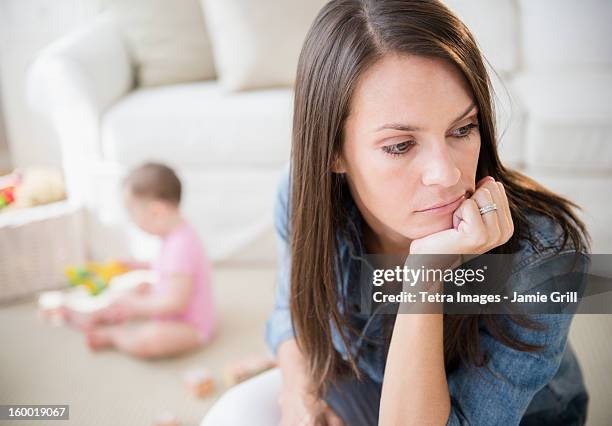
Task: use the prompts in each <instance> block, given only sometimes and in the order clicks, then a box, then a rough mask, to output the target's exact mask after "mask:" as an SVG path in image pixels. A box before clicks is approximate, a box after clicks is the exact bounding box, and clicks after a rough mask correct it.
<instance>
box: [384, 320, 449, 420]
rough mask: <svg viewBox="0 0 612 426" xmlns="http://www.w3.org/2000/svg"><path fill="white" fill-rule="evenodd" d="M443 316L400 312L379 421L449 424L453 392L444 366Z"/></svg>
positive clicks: (385, 380)
mask: <svg viewBox="0 0 612 426" xmlns="http://www.w3.org/2000/svg"><path fill="white" fill-rule="evenodd" d="M442 319H443V316H442V314H441V313H435V314H400V315H398V316H397V320H396V322H395V326H394V328H393V336H392V338H391V344H390V346H389V354H388V356H387V363H386V367H385V376H384V380H383V387H382V396H381V401H380V420H379V425H393V426H395V425H413V424H414V425H423V424H427V425H445V424H446V422H447V420H448V416H449V413H450V396H449V393H448V383H447V381H446V373H445V369H444V346H443V321H442Z"/></svg>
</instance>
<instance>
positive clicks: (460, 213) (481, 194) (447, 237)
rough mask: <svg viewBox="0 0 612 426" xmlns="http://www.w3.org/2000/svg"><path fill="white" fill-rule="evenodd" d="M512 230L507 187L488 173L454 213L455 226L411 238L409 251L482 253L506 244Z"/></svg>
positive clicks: (418, 252)
mask: <svg viewBox="0 0 612 426" xmlns="http://www.w3.org/2000/svg"><path fill="white" fill-rule="evenodd" d="M493 203H495V204H496V205H497V210H493V211H491V212H488V213H485V214H484V215H481V214H480V212H479V210H478V209H479V208H481V207H484V206H487V205H489V204H493ZM513 233H514V224H513V222H512V216H511V214H510V207H509V205H508V198H507V197H506V191H505V189H504V186H503V185H502V184H501V183H500V182H496V181H495V179H493V178H492V177H491V176H487V177H485V178H483V179H481V180H480V181H479V182H478V184H477V185H476V191H475V192H474V194H473V195H472V196H471V197H470V198H468V199H466V200H465V201H464V202H463V203H461V205H460V206H459V208H457V210H455V212H454V213H453V228H452V229H447V230H445V231H441V232H437V233H435V234H431V235H428V236H426V237H423V238H419V239H417V240H414V241H412V244H411V245H410V254H482V253H486V252H487V251H489V250H491V249H493V248H495V247H497V246H500V245H502V244H504V243H505V242H506V241H508V240H509V239H510V237H511V236H512V234H513Z"/></svg>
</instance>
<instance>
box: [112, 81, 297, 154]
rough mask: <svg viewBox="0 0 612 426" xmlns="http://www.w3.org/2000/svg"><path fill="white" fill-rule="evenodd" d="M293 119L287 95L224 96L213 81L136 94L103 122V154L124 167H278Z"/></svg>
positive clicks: (270, 92) (285, 91)
mask: <svg viewBox="0 0 612 426" xmlns="http://www.w3.org/2000/svg"><path fill="white" fill-rule="evenodd" d="M291 113H292V92H291V90H290V89H270V90H260V91H253V92H243V93H225V92H224V90H222V89H221V88H220V86H219V84H218V83H217V82H213V81H208V82H200V83H187V84H179V85H173V86H161V87H156V88H147V89H139V90H136V91H134V92H132V93H131V94H129V95H128V96H126V97H125V98H123V99H122V100H121V101H120V102H118V103H117V104H115V105H114V106H113V107H112V108H111V109H110V110H109V111H107V112H106V114H105V115H104V117H103V119H102V132H101V138H102V141H101V144H102V151H103V155H104V158H105V159H108V160H112V161H116V162H118V163H121V164H137V163H140V162H142V161H145V160H163V161H166V162H169V163H171V164H173V165H177V166H204V165H213V164H216V165H272V164H274V165H276V164H282V163H283V162H285V161H287V160H288V158H289V151H290V145H291Z"/></svg>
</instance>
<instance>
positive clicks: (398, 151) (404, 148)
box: [382, 141, 414, 156]
mask: <svg viewBox="0 0 612 426" xmlns="http://www.w3.org/2000/svg"><path fill="white" fill-rule="evenodd" d="M412 145H414V142H411V141H404V142H400V143H396V144H394V145H385V146H383V147H382V150H383V151H384V152H385V153H387V154H389V155H395V156H397V155H402V154H405V153H406V152H408V151H409V150H410V147H411V146H412Z"/></svg>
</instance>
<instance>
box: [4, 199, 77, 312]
mask: <svg viewBox="0 0 612 426" xmlns="http://www.w3.org/2000/svg"><path fill="white" fill-rule="evenodd" d="M85 257H86V256H85V244H84V235H83V211H82V209H81V208H79V207H78V206H75V205H73V204H71V203H70V202H68V201H61V202H57V203H52V204H47V205H44V206H37V207H32V208H29V209H24V210H14V211H8V212H4V213H0V303H4V302H8V301H12V300H15V299H18V298H22V297H25V296H28V295H31V294H33V293H36V292H38V291H41V290H49V289H56V288H60V287H64V286H65V285H66V279H65V277H64V268H65V267H66V266H67V265H69V264H80V263H83V262H84V261H85Z"/></svg>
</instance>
